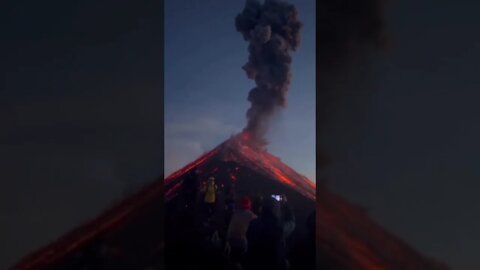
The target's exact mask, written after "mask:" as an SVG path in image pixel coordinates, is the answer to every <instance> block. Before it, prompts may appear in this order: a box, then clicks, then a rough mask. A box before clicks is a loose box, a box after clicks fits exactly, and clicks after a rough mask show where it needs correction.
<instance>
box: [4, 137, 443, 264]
mask: <svg viewBox="0 0 480 270" xmlns="http://www.w3.org/2000/svg"><path fill="white" fill-rule="evenodd" d="M192 171H197V172H198V176H199V178H200V179H205V178H207V177H210V176H214V177H215V178H216V181H217V184H218V185H219V187H220V190H221V191H220V194H222V190H224V189H228V188H231V187H233V186H234V187H235V189H236V191H237V193H238V194H239V195H252V194H260V193H261V194H264V195H268V194H286V195H287V197H288V201H289V203H290V204H291V206H292V208H293V210H294V212H295V215H296V217H297V229H296V230H295V232H294V234H293V235H292V237H299V236H300V235H302V228H303V227H304V226H303V224H304V223H305V221H306V218H307V216H308V215H309V214H310V213H311V212H312V211H313V210H314V209H315V208H316V212H317V215H316V217H317V219H316V222H317V225H316V226H317V239H316V240H317V269H332V270H333V269H338V270H343V269H345V270H350V269H359V270H367V269H368V270H371V269H379V270H383V269H393V270H397V269H398V270H400V269H402V270H405V269H407V270H417V269H418V270H420V269H422V270H445V269H448V268H447V267H446V266H445V265H443V264H440V263H437V262H435V261H434V260H432V259H429V258H426V257H424V256H422V255H420V254H419V253H417V252H416V251H415V250H413V249H412V248H410V247H409V246H408V245H407V244H405V243H404V242H403V241H401V240H400V239H398V238H396V237H395V236H393V235H391V234H390V233H388V232H386V231H385V230H383V229H382V228H381V227H380V226H378V225H376V224H375V223H374V222H373V221H372V220H371V219H370V218H369V217H368V215H367V214H366V213H365V211H364V210H362V209H361V208H359V207H356V206H354V205H352V204H350V203H348V202H347V201H346V200H344V199H342V198H341V197H339V196H337V195H335V194H333V193H332V192H330V191H329V190H328V188H327V187H325V186H318V187H316V185H315V184H313V183H312V182H311V181H309V180H308V179H307V178H306V177H304V176H302V175H300V174H299V173H297V172H295V171H294V170H293V169H291V168H290V167H288V166H287V165H285V164H284V163H282V161H281V160H280V159H279V158H277V157H275V156H273V155H271V154H269V153H268V152H267V151H265V150H261V149H256V148H254V147H252V146H251V145H250V144H249V137H248V136H247V135H246V134H245V133H243V134H240V135H237V136H232V138H230V139H229V140H227V141H225V142H224V143H222V144H220V145H219V146H218V147H216V148H214V149H213V150H211V151H209V152H207V153H205V154H204V155H202V156H201V157H200V158H198V159H197V160H195V161H194V162H192V163H190V164H188V165H187V166H185V167H184V168H182V169H180V170H178V171H177V172H175V173H173V174H172V175H170V176H169V177H167V178H165V179H159V180H157V181H155V182H153V183H151V184H149V185H148V186H146V187H145V188H143V189H142V190H140V191H139V192H138V193H137V194H134V195H133V196H131V197H128V198H126V199H125V200H123V201H121V202H120V203H118V204H117V205H115V206H114V207H112V208H111V209H109V210H107V211H106V212H104V213H103V214H102V215H100V216H99V217H97V218H95V219H93V220H92V221H90V222H87V223H86V224H85V225H83V226H80V227H79V228H77V229H75V230H73V231H72V232H71V233H69V234H67V235H65V236H64V237H61V238H59V239H58V240H57V241H55V242H53V243H52V244H50V245H48V246H46V247H44V248H42V249H40V250H39V251H38V252H35V253H33V254H31V255H30V256H27V257H26V258H24V259H23V260H21V261H20V262H19V263H17V264H16V265H15V266H14V267H13V268H12V269H85V267H87V268H86V269H147V268H149V269H163V267H162V265H164V263H165V262H164V257H166V258H167V262H166V264H167V266H168V267H167V269H181V268H180V267H179V268H177V267H175V265H177V264H179V263H180V261H181V260H182V255H179V254H173V255H172V252H174V250H173V248H171V252H170V253H169V252H168V250H169V244H170V243H173V242H181V241H182V239H183V238H181V237H180V236H179V235H182V234H185V232H186V230H188V228H189V227H191V225H192V224H190V223H189V221H187V220H184V219H182V213H183V212H185V211H186V210H185V207H186V206H185V200H184V196H183V195H184V193H185V192H184V191H185V190H186V185H187V178H188V177H187V176H188V175H189V174H190V173H191V172H192ZM220 197H221V196H220ZM163 216H165V218H166V219H163ZM164 231H166V233H165V234H164ZM164 236H165V237H164ZM165 243H166V244H165ZM165 255H166V256H165Z"/></svg>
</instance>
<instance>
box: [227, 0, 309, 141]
mask: <svg viewBox="0 0 480 270" xmlns="http://www.w3.org/2000/svg"><path fill="white" fill-rule="evenodd" d="M235 26H236V28H237V31H239V32H240V33H242V35H243V37H244V39H245V40H246V41H248V42H249V43H250V44H249V48H248V50H249V53H250V55H249V59H248V62H247V64H246V65H244V66H243V69H244V70H245V71H246V73H247V76H248V78H249V79H253V80H255V83H256V87H255V88H253V89H252V90H251V91H250V93H249V95H248V100H249V101H250V103H251V107H250V109H249V110H248V112H247V119H248V123H247V126H246V127H245V129H244V131H245V132H247V133H248V134H250V136H251V140H252V141H253V142H255V143H256V144H257V145H258V146H265V145H266V144H267V141H266V139H265V133H266V132H267V129H268V124H269V120H270V117H271V116H272V114H274V113H275V111H276V110H277V109H278V108H281V107H284V106H285V105H286V94H287V92H288V88H289V86H290V78H291V71H290V65H291V63H292V58H291V56H290V52H291V51H295V50H296V49H297V48H298V46H299V44H300V29H301V28H302V23H301V22H300V21H299V19H298V11H297V9H296V8H295V6H293V5H291V4H288V3H286V2H282V1H276V0H266V1H265V2H264V3H263V4H262V3H260V2H259V1H258V0H247V1H246V5H245V8H244V10H243V11H242V13H240V14H239V15H238V16H237V17H236V18H235Z"/></svg>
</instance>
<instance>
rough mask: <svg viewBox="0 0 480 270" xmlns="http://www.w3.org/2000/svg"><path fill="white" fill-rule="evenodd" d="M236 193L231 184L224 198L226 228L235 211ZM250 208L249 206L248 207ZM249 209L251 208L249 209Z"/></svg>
mask: <svg viewBox="0 0 480 270" xmlns="http://www.w3.org/2000/svg"><path fill="white" fill-rule="evenodd" d="M235 202H236V193H235V186H234V185H233V184H231V185H230V186H229V187H228V189H227V196H226V198H225V212H226V213H225V223H226V225H227V226H228V224H230V220H231V219H232V216H233V214H234V213H235V210H236V203H235ZM250 206H251V205H250ZM250 208H251V207H250Z"/></svg>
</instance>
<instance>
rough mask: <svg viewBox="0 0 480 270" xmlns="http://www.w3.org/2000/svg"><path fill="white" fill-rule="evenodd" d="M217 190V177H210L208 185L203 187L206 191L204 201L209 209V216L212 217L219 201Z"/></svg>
mask: <svg viewBox="0 0 480 270" xmlns="http://www.w3.org/2000/svg"><path fill="white" fill-rule="evenodd" d="M217 190H218V186H217V184H216V183H215V178H214V177H210V178H208V182H207V184H206V186H205V187H204V188H203V189H202V191H204V192H205V195H204V203H205V206H206V209H207V213H208V217H210V216H211V215H212V213H213V211H214V209H215V205H216V202H217Z"/></svg>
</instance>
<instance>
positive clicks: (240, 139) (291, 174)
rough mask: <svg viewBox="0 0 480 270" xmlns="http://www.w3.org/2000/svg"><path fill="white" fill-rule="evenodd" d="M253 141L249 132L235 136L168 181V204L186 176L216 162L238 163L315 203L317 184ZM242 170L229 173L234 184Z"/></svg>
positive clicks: (207, 172)
mask: <svg viewBox="0 0 480 270" xmlns="http://www.w3.org/2000/svg"><path fill="white" fill-rule="evenodd" d="M250 138H251V136H250V135H249V134H248V133H246V132H243V133H240V134H238V135H236V136H233V137H232V138H230V139H229V140H227V141H225V142H224V143H222V144H220V145H219V146H218V147H216V148H215V149H213V150H212V151H210V152H208V153H206V154H204V155H203V156H201V157H200V158H199V159H197V160H196V161H194V162H192V163H190V164H189V165H187V166H185V167H184V168H182V169H180V170H178V171H177V172H175V173H173V174H172V175H170V176H169V177H167V178H166V179H165V185H166V196H165V198H166V200H167V201H169V200H170V199H172V198H173V197H174V196H175V195H176V194H177V193H178V191H179V190H180V189H181V186H182V180H181V179H182V178H183V176H184V175H186V174H188V173H189V172H191V171H192V170H194V169H200V170H201V171H203V167H205V165H206V164H207V163H209V162H210V161H213V160H216V161H222V162H234V163H236V164H237V165H242V166H244V167H248V168H251V169H253V170H255V171H257V172H258V173H261V174H262V175H264V176H266V177H269V178H271V179H275V180H277V181H279V182H281V183H282V184H283V185H285V186H288V187H290V188H293V189H294V190H296V191H297V192H299V193H301V194H302V195H303V196H305V197H307V198H308V199H310V200H315V187H316V186H315V183H313V182H311V181H310V180H309V179H308V178H306V177H305V176H302V175H300V174H298V173H297V172H295V171H294V170H293V169H291V168H290V167H288V166H287V165H286V164H284V163H282V162H281V160H280V159H279V158H277V157H275V156H273V155H271V154H269V153H268V152H267V151H266V150H264V149H260V148H256V147H255V146H254V144H252V143H250ZM217 158H218V159H219V160H217ZM238 170H239V167H238V166H235V169H234V170H233V172H230V173H229V176H228V177H229V178H230V180H231V181H232V182H237V181H241V179H238V178H239V177H238ZM217 171H218V166H215V168H213V169H211V170H210V171H203V173H202V174H208V175H215V174H216V172H217ZM204 176H205V175H204Z"/></svg>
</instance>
